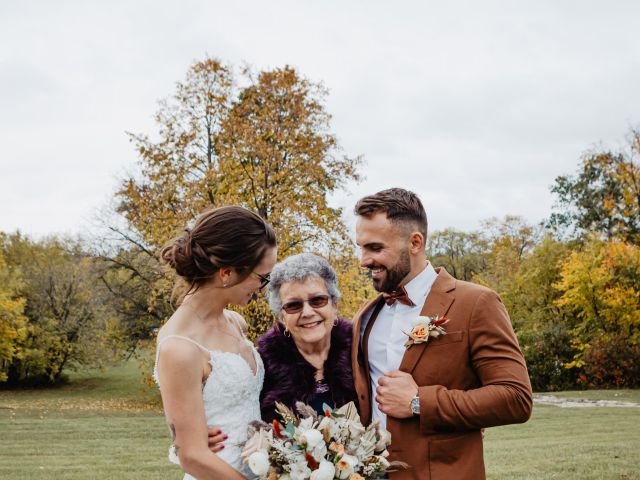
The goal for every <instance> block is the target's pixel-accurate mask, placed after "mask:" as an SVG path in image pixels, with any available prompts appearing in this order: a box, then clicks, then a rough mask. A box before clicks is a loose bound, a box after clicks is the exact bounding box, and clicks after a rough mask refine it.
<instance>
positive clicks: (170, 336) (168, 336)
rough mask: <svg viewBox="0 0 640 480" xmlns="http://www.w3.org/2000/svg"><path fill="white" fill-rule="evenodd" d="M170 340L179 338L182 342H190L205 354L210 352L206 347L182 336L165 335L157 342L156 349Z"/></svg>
mask: <svg viewBox="0 0 640 480" xmlns="http://www.w3.org/2000/svg"><path fill="white" fill-rule="evenodd" d="M170 338H181V339H182V340H186V341H187V342H191V343H193V344H194V345H195V346H196V347H199V348H201V349H202V350H204V351H205V352H207V353H210V352H211V350H209V349H208V348H207V347H205V346H204V345H201V344H199V343H198V342H196V341H195V340H193V339H192V338H189V337H183V336H182V335H167V336H166V337H164V338H163V339H162V340H160V341H159V342H158V349H159V348H160V346H161V345H162V344H163V343H164V342H165V340H168V339H170Z"/></svg>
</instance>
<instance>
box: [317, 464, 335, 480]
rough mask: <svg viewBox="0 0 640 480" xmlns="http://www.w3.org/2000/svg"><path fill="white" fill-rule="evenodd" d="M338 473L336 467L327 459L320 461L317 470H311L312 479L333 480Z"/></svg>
mask: <svg viewBox="0 0 640 480" xmlns="http://www.w3.org/2000/svg"><path fill="white" fill-rule="evenodd" d="M335 474H336V467H335V466H334V465H333V463H331V462H328V461H326V460H322V461H321V462H320V466H319V467H318V469H317V470H314V471H313V472H311V480H333V477H334V476H335Z"/></svg>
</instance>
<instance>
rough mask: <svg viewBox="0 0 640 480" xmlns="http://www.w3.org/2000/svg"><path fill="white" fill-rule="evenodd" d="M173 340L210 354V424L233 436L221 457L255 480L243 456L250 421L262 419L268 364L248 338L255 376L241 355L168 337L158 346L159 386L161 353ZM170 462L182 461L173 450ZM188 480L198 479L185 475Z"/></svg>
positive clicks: (206, 396)
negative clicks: (261, 392) (263, 385)
mask: <svg viewBox="0 0 640 480" xmlns="http://www.w3.org/2000/svg"><path fill="white" fill-rule="evenodd" d="M169 338H180V339H182V340H186V341H188V342H191V343H193V344H194V345H196V346H198V347H199V348H201V349H202V350H204V351H205V352H207V353H208V354H209V355H210V357H211V359H210V360H209V361H210V363H211V366H212V370H211V374H210V375H209V377H208V378H207V380H206V382H205V383H204V386H203V387H202V401H203V402H204V411H205V414H206V417H207V425H209V426H214V425H216V426H219V427H220V428H222V431H223V432H224V433H226V434H227V435H228V436H229V438H228V439H227V440H225V441H224V450H222V451H220V452H218V453H217V455H218V457H220V458H221V459H223V460H224V461H225V462H227V463H228V464H229V465H231V466H232V467H233V468H235V469H236V470H238V471H239V472H240V473H241V474H242V475H244V476H245V477H247V478H249V479H253V478H255V475H253V473H252V472H251V470H249V468H248V466H247V465H246V464H244V463H242V460H241V459H240V453H241V452H242V448H243V446H244V443H245V442H246V441H247V427H248V425H249V422H252V421H254V420H260V390H261V389H262V382H263V380H264V365H263V364H262V359H261V358H260V355H259V354H258V352H257V351H256V349H255V347H254V346H253V344H252V343H251V342H250V341H249V340H247V339H246V338H245V339H244V340H245V342H247V344H248V345H249V347H250V348H251V351H252V352H253V357H254V358H255V362H256V373H255V374H254V373H253V370H252V369H251V367H250V366H249V364H248V363H247V362H246V361H245V359H244V358H242V357H241V356H240V355H238V354H237V353H232V352H224V351H220V350H209V349H207V348H205V347H204V346H202V345H200V344H199V343H197V342H196V341H194V340H192V339H190V338H188V337H181V336H178V335H167V336H166V337H164V338H163V339H162V340H161V341H160V343H159V344H158V351H157V353H156V368H155V369H154V378H155V380H156V383H157V384H158V386H159V385H160V381H159V379H158V371H157V365H158V354H159V352H160V346H161V345H162V343H164V342H165V341H166V340H168V339H169ZM169 459H170V460H171V461H172V462H174V463H179V462H178V458H177V457H176V456H175V454H173V447H172V448H171V449H170V454H169ZM184 480H196V479H195V478H194V477H192V476H191V475H189V474H185V476H184Z"/></svg>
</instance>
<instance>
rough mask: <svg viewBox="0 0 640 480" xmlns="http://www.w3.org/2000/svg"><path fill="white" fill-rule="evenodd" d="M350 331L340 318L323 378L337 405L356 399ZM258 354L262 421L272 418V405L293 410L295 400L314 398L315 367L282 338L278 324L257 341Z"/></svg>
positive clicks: (333, 331) (303, 400)
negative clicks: (262, 374) (261, 369)
mask: <svg viewBox="0 0 640 480" xmlns="http://www.w3.org/2000/svg"><path fill="white" fill-rule="evenodd" d="M351 331H352V328H351V323H350V322H348V321H346V320H343V319H338V321H337V324H336V326H335V327H333V329H332V331H331V348H330V349H329V356H328V358H327V361H326V363H325V366H324V376H325V380H326V381H327V383H328V384H329V388H330V389H331V393H332V396H333V401H334V403H335V405H336V406H342V405H343V404H345V403H347V402H349V401H351V400H355V398H356V396H355V391H354V387H353V376H352V372H351ZM258 351H259V352H260V356H261V357H262V360H263V362H264V366H265V379H264V384H263V387H262V393H261V395H260V404H261V409H262V418H263V420H266V421H270V420H272V419H273V418H274V416H275V413H274V410H275V402H282V403H284V404H285V405H288V406H290V407H293V406H294V405H295V402H296V401H301V402H305V403H308V402H309V401H310V400H311V399H312V398H313V396H314V394H315V380H314V373H315V368H314V367H313V366H312V365H310V364H309V363H308V362H307V361H306V360H305V359H304V357H303V356H302V355H301V354H300V352H299V351H298V349H297V348H296V345H295V343H294V342H293V339H292V338H291V337H287V336H285V335H284V328H283V327H282V326H281V325H280V324H276V325H274V326H273V327H272V328H271V329H270V330H269V331H268V332H267V333H265V334H264V335H263V336H262V337H260V338H259V339H258Z"/></svg>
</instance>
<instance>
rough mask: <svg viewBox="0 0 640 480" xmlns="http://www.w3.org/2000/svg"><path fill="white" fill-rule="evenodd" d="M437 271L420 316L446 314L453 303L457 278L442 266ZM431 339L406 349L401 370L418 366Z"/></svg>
mask: <svg viewBox="0 0 640 480" xmlns="http://www.w3.org/2000/svg"><path fill="white" fill-rule="evenodd" d="M436 272H437V273H438V276H437V277H436V280H435V282H434V283H433V285H432V286H431V291H430V292H429V295H427V298H426V300H425V302H424V305H423V306H422V310H421V311H420V316H423V317H425V316H429V317H432V316H434V315H437V316H438V317H441V316H444V315H446V314H447V312H448V311H449V308H450V307H451V304H452V303H453V299H454V296H453V293H451V292H452V291H453V290H454V289H455V283H456V280H455V278H453V277H452V276H451V275H449V274H448V273H447V271H446V270H445V269H444V268H442V267H439V268H436ZM431 341H433V340H430V341H429V342H426V343H419V344H417V345H413V346H412V347H411V348H409V349H408V350H406V351H405V352H404V356H403V357H402V361H401V362H400V370H402V371H403V372H406V373H412V372H413V370H414V369H415V368H416V364H417V363H418V360H420V357H422V354H423V353H424V350H425V349H426V348H427V346H428V345H429V343H430V342H431Z"/></svg>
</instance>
